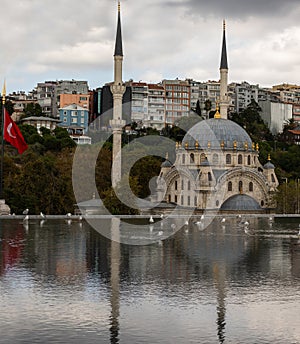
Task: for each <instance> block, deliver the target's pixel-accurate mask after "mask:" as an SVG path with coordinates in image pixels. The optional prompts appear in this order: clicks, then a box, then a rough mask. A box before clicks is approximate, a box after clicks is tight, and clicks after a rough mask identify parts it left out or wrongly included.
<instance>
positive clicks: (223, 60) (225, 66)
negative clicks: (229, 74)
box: [220, 20, 228, 69]
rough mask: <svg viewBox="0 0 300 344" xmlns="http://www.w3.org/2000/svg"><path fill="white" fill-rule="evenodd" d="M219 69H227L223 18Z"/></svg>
mask: <svg viewBox="0 0 300 344" xmlns="http://www.w3.org/2000/svg"><path fill="white" fill-rule="evenodd" d="M220 69H228V63H227V50H226V23H225V20H223V43H222V54H221V64H220Z"/></svg>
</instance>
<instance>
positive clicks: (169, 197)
mask: <svg viewBox="0 0 300 344" xmlns="http://www.w3.org/2000/svg"><path fill="white" fill-rule="evenodd" d="M168 200H169V203H170V202H171V195H169V196H168Z"/></svg>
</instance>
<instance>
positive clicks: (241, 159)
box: [238, 154, 243, 165]
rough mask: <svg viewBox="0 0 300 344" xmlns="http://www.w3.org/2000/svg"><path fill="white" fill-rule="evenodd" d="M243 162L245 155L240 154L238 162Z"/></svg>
mask: <svg viewBox="0 0 300 344" xmlns="http://www.w3.org/2000/svg"><path fill="white" fill-rule="evenodd" d="M242 163H243V156H242V154H239V155H238V164H239V165H242Z"/></svg>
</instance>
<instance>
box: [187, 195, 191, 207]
mask: <svg viewBox="0 0 300 344" xmlns="http://www.w3.org/2000/svg"><path fill="white" fill-rule="evenodd" d="M187 204H188V205H191V197H190V196H188V199H187Z"/></svg>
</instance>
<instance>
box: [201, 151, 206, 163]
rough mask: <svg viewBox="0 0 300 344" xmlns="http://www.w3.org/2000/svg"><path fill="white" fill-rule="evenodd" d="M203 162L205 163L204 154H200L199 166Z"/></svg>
mask: <svg viewBox="0 0 300 344" xmlns="http://www.w3.org/2000/svg"><path fill="white" fill-rule="evenodd" d="M204 161H205V154H204V153H202V154H201V155H200V164H201V163H202V162H204Z"/></svg>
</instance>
